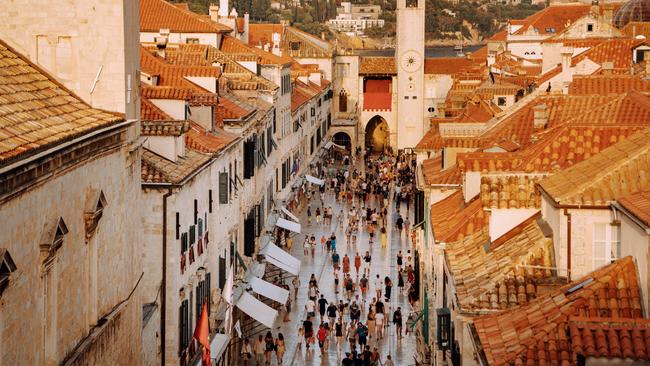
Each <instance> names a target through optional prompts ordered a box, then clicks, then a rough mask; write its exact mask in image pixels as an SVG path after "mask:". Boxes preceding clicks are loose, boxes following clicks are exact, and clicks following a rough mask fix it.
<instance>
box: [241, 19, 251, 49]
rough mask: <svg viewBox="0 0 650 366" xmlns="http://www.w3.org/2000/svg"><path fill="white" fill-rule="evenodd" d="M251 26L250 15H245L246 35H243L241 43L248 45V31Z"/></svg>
mask: <svg viewBox="0 0 650 366" xmlns="http://www.w3.org/2000/svg"><path fill="white" fill-rule="evenodd" d="M249 25H250V17H249V15H248V13H244V33H243V34H242V35H241V37H242V39H241V41H242V42H244V43H246V44H248V41H249V38H248V30H249Z"/></svg>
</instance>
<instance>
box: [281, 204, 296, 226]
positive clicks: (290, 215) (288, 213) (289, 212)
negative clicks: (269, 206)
mask: <svg viewBox="0 0 650 366" xmlns="http://www.w3.org/2000/svg"><path fill="white" fill-rule="evenodd" d="M280 210H281V211H282V212H284V214H285V215H287V216H289V217H290V218H291V219H292V220H293V221H295V222H300V219H299V218H297V217H296V215H294V214H292V213H291V211H289V210H287V209H286V208H285V207H280Z"/></svg>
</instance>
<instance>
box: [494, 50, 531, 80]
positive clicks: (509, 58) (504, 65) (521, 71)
mask: <svg viewBox="0 0 650 366" xmlns="http://www.w3.org/2000/svg"><path fill="white" fill-rule="evenodd" d="M490 68H493V69H497V70H500V71H501V72H503V73H506V74H512V75H527V76H537V75H539V74H541V72H542V64H541V61H539V60H528V59H525V58H523V57H518V56H515V55H512V54H511V53H510V52H503V53H500V54H499V55H497V57H496V60H495V62H494V63H493V64H492V65H491V66H490Z"/></svg>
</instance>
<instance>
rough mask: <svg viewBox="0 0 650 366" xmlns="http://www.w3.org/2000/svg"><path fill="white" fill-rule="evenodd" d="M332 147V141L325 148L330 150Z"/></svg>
mask: <svg viewBox="0 0 650 366" xmlns="http://www.w3.org/2000/svg"><path fill="white" fill-rule="evenodd" d="M332 145H334V143H333V142H332V141H327V143H326V144H325V148H326V149H329V148H330V147H332Z"/></svg>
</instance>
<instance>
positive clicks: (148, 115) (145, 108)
mask: <svg viewBox="0 0 650 366" xmlns="http://www.w3.org/2000/svg"><path fill="white" fill-rule="evenodd" d="M140 118H141V119H142V120H143V121H163V120H165V121H170V120H172V118H171V117H170V116H169V115H167V113H165V112H163V111H162V109H160V108H158V107H157V106H156V105H155V104H153V103H152V102H151V101H150V100H149V99H147V98H140Z"/></svg>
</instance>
